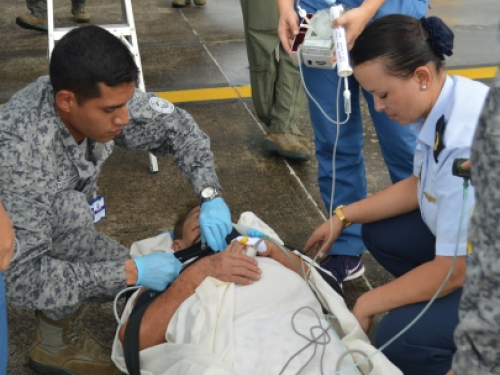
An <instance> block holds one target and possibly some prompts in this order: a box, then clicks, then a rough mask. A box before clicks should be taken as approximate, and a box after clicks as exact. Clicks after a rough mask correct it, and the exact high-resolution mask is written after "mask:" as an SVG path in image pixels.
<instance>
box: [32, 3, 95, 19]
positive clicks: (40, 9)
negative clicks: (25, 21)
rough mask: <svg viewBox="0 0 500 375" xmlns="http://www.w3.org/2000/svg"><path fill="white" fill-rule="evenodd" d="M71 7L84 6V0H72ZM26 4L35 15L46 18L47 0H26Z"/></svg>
mask: <svg viewBox="0 0 500 375" xmlns="http://www.w3.org/2000/svg"><path fill="white" fill-rule="evenodd" d="M71 5H72V7H73V9H78V8H84V7H85V0H84V1H82V0H72V1H71ZM26 6H27V7H28V9H29V10H30V11H31V14H33V15H34V16H35V17H38V18H44V19H46V18H47V0H26Z"/></svg>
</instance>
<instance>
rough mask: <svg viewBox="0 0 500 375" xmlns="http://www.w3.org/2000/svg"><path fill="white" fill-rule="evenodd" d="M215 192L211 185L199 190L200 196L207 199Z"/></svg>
mask: <svg viewBox="0 0 500 375" xmlns="http://www.w3.org/2000/svg"><path fill="white" fill-rule="evenodd" d="M214 194H215V189H214V188H213V187H206V188H205V189H203V190H202V191H201V197H202V198H205V199H208V198H211V197H212V196H213V195H214Z"/></svg>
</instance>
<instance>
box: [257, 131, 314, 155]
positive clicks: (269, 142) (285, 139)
mask: <svg viewBox="0 0 500 375" xmlns="http://www.w3.org/2000/svg"><path fill="white" fill-rule="evenodd" d="M299 137H300V136H297V135H295V134H274V133H269V134H268V135H267V136H266V138H265V139H264V141H262V143H261V145H260V147H261V148H262V149H263V150H267V151H274V152H276V153H278V154H279V155H281V156H284V157H285V158H289V159H295V160H301V161H307V160H309V159H310V158H311V152H310V151H309V149H308V148H307V147H306V146H304V145H303V144H302V142H300V140H299ZM302 138H303V137H302Z"/></svg>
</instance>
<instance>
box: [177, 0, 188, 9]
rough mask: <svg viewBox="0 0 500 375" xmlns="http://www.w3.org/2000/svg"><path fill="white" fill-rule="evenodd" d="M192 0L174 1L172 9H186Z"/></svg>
mask: <svg viewBox="0 0 500 375" xmlns="http://www.w3.org/2000/svg"><path fill="white" fill-rule="evenodd" d="M190 3H191V0H173V1H172V7H173V8H184V7H185V6H186V5H187V4H190Z"/></svg>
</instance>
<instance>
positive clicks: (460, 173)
mask: <svg viewBox="0 0 500 375" xmlns="http://www.w3.org/2000/svg"><path fill="white" fill-rule="evenodd" d="M467 160H468V159H455V160H453V166H452V168H451V173H452V174H453V176H457V177H462V178H463V179H467V180H468V179H470V170H469V169H463V168H462V164H463V163H464V162H466V161H467Z"/></svg>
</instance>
